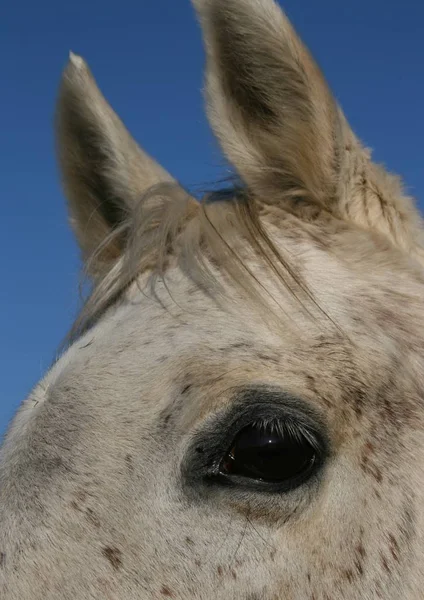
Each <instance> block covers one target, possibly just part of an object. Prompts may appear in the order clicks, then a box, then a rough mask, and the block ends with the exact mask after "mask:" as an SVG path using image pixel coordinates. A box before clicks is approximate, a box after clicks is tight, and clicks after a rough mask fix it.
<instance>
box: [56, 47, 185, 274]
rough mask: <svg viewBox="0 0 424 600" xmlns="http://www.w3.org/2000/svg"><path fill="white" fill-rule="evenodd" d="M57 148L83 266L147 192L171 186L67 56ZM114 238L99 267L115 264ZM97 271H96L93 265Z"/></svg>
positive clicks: (78, 62) (85, 71)
mask: <svg viewBox="0 0 424 600" xmlns="http://www.w3.org/2000/svg"><path fill="white" fill-rule="evenodd" d="M57 145H58V155H59V161H60V167H61V172H62V178H63V184H64V188H65V193H66V195H67V198H68V201H69V211H70V218H71V223H72V225H73V229H74V231H75V234H76V237H77V239H78V242H79V245H80V247H81V250H82V255H83V258H84V260H87V259H88V258H90V257H91V255H92V254H93V252H94V251H95V250H96V249H97V247H98V246H99V244H101V243H102V241H104V240H105V239H106V237H107V236H108V235H109V234H110V233H111V231H113V230H114V229H116V228H117V227H119V225H120V224H121V223H123V222H124V221H125V220H126V219H128V218H129V217H130V216H131V211H132V208H133V206H134V203H135V202H136V201H137V200H139V199H140V198H141V196H142V194H143V193H144V192H145V191H146V190H147V189H149V188H150V187H151V186H153V185H155V184H158V183H163V182H174V180H173V178H172V177H171V176H170V175H169V174H168V173H167V172H166V171H165V170H164V169H163V168H162V167H161V166H160V165H158V164H157V163H156V162H155V161H154V160H153V159H152V158H150V157H149V156H148V155H147V154H146V153H145V152H143V151H142V150H141V149H140V147H139V146H138V145H137V143H136V142H135V141H134V139H133V138H132V137H131V135H130V134H129V132H128V131H127V129H126V128H125V126H124V124H123V123H122V121H121V120H120V119H119V118H118V116H117V115H116V114H115V112H114V111H113V109H112V108H111V107H110V105H109V104H108V103H107V101H106V100H105V98H104V97H103V95H102V93H101V92H100V90H99V88H98V87H97V85H96V82H95V80H94V78H93V76H92V74H91V72H90V70H89V68H88V66H87V64H86V63H85V61H84V60H83V59H82V58H81V57H79V56H76V55H74V54H72V53H71V55H70V60H69V63H68V65H67V67H66V69H65V71H64V74H63V78H62V83H61V88H60V95H59V101H58V106H57ZM122 243H123V241H122V240H120V239H119V237H116V238H114V240H113V242H112V243H111V244H109V245H108V247H107V248H106V249H105V251H104V252H103V253H102V261H103V262H105V263H106V265H103V266H107V263H108V261H110V260H114V259H116V258H117V257H118V256H119V255H120V254H121V252H122V250H123V248H122ZM92 268H93V269H94V270H96V269H97V268H100V265H98V264H97V265H96V264H95V263H94V264H93V265H92Z"/></svg>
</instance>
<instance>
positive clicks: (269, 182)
mask: <svg viewBox="0 0 424 600" xmlns="http://www.w3.org/2000/svg"><path fill="white" fill-rule="evenodd" d="M193 1H194V5H195V7H196V9H197V11H198V13H199V16H200V22H201V25H202V28H203V33H204V39H205V46H206V54H207V71H206V98H207V107H208V115H209V120H210V122H211V125H212V128H213V130H214V132H215V134H216V135H217V137H218V139H219V141H220V143H221V145H222V148H223V150H224V152H225V154H226V155H227V157H228V159H229V160H230V162H231V163H232V164H233V165H234V166H235V168H236V169H237V171H238V172H239V174H240V175H241V177H242V179H243V180H244V181H245V182H246V183H247V184H248V185H249V187H250V188H251V189H253V191H255V190H256V191H258V192H261V193H262V192H271V193H273V194H275V193H276V192H280V193H281V192H282V191H283V192H285V191H291V190H293V191H295V190H300V191H301V193H304V192H305V191H306V192H307V193H308V194H309V195H313V196H314V198H316V199H317V200H319V201H320V202H322V203H324V202H325V200H326V199H327V198H328V196H329V194H332V193H333V186H334V166H335V165H334V163H335V160H336V146H337V144H338V136H339V131H338V127H339V121H338V111H337V106H336V103H335V102H334V100H333V97H332V95H331V93H330V91H329V89H328V87H327V84H326V82H325V80H324V78H323V76H322V74H321V72H320V70H319V68H318V67H317V65H316V64H315V62H314V61H313V59H312V57H311V56H310V54H309V52H308V51H307V49H306V48H305V47H304V45H303V44H302V43H301V41H300V40H299V38H298V37H297V35H296V33H295V32H294V30H293V28H292V26H291V25H290V23H289V22H288V20H287V19H286V17H285V16H284V14H283V13H282V11H281V9H280V8H279V7H278V5H277V4H275V3H274V2H273V1H272V0H193Z"/></svg>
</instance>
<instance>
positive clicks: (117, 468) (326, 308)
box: [0, 0, 424, 600]
mask: <svg viewBox="0 0 424 600" xmlns="http://www.w3.org/2000/svg"><path fill="white" fill-rule="evenodd" d="M194 4H195V6H196V9H197V11H198V13H199V16H200V21H201V25H202V28H203V32H204V39H205V45H206V50H207V86H206V94H207V104H208V115H209V119H210V122H211V124H212V127H213V130H214V132H215V133H216V135H217V136H218V139H219V141H220V143H221V145H222V148H223V150H224V152H225V154H226V156H227V157H228V159H229V160H230V161H231V163H232V164H233V165H234V167H235V169H236V171H237V172H238V175H239V178H240V182H241V184H240V185H239V186H238V187H237V188H235V189H234V191H233V194H232V195H231V194H229V193H226V194H222V195H221V196H219V197H218V198H217V197H214V198H212V199H213V200H214V201H213V202H211V201H208V198H205V199H204V201H203V202H201V203H198V202H196V201H195V200H194V199H192V198H191V197H189V195H188V194H187V193H186V192H185V191H184V190H183V189H181V187H179V186H178V184H177V183H176V182H175V181H174V180H173V179H172V177H170V176H169V175H168V174H167V173H166V172H165V171H164V170H163V169H162V168H161V167H160V166H158V165H157V164H155V162H154V161H153V160H152V159H151V158H149V157H148V156H147V155H146V154H145V153H144V152H142V150H140V148H139V147H138V146H137V144H136V143H135V142H134V140H133V139H132V138H131V137H130V135H129V133H128V132H127V130H126V129H125V127H124V126H123V124H122V123H121V121H120V120H119V119H118V117H117V116H116V115H115V113H114V112H113V111H112V109H111V108H110V106H109V105H108V104H107V102H106V100H105V99H104V98H103V96H102V95H101V93H100V91H99V90H98V88H97V87H96V84H95V82H94V80H93V78H92V76H91V74H90V72H89V70H88V67H87V66H86V64H85V62H84V61H83V60H82V59H81V58H79V57H77V56H71V59H70V62H69V65H68V66H67V68H66V71H65V73H64V77H63V83H62V88H61V95H60V100H59V108H58V145H59V150H60V152H59V153H60V162H61V167H62V172H63V180H64V185H65V189H66V193H67V195H68V198H69V206H70V213H71V219H72V224H73V227H74V230H75V233H76V236H77V238H78V241H79V244H80V246H81V249H82V254H83V258H84V261H85V265H86V269H87V272H88V274H89V275H90V277H91V280H92V287H93V289H92V293H91V295H90V297H89V299H88V301H87V303H86V305H85V307H84V309H83V311H82V313H81V315H80V318H79V319H78V321H77V323H76V324H75V327H74V329H73V331H72V335H71V336H70V342H69V347H68V348H67V349H66V351H65V352H64V354H63V356H62V357H61V358H60V360H58V361H57V362H56V364H55V365H54V366H53V368H52V369H51V370H50V372H49V373H48V374H47V375H46V377H45V378H44V379H43V380H42V381H41V382H40V383H39V384H38V386H37V387H36V388H35V390H34V391H33V392H32V394H31V395H30V397H29V398H28V399H27V400H26V401H25V402H24V404H23V406H22V408H21V409H20V411H19V413H18V414H17V416H16V417H15V419H14V421H13V423H12V425H11V427H10V429H9V432H8V435H7V437H6V440H5V443H4V445H3V447H2V449H1V454H0V597H1V599H2V600H86V599H90V598H92V599H99V600H100V599H107V600H155V599H156V600H159V599H165V598H171V599H175V600H194V599H196V600H229V599H234V600H237V599H240V600H277V599H284V600H358V599H364V600H377V599H380V598H382V599H384V600H422V598H423V597H424V592H423V590H424V468H423V464H424V435H423V432H424V428H423V420H424V364H423V362H424V330H423V326H422V325H423V321H424V302H423V299H424V269H423V267H424V250H423V231H424V229H423V224H422V222H421V220H420V217H419V214H418V212H417V210H416V209H415V207H414V205H413V203H412V201H411V200H410V199H409V198H408V197H406V196H405V195H404V194H403V192H402V190H401V186H400V184H399V182H398V180H397V179H396V178H395V177H393V176H392V175H389V174H387V173H386V172H385V171H384V170H383V169H382V168H380V167H378V166H376V165H375V164H373V163H372V162H371V159H370V154H369V152H368V151H367V150H366V149H364V148H363V147H362V145H361V144H360V142H359V141H358V140H357V138H356V137H355V135H354V134H353V132H352V130H351V129H350V128H349V126H348V124H347V122H346V120H345V118H344V117H343V114H342V112H341V110H340V109H339V107H338V106H337V104H336V102H335V100H334V98H333V96H332V95H331V93H330V91H329V89H328V87H327V85H326V83H325V80H324V78H323V76H322V74H321V72H320V71H319V69H318V67H317V65H316V64H315V62H314V61H313V59H312V58H311V56H310V54H309V53H308V51H307V50H306V48H305V47H304V46H303V45H302V43H301V42H300V40H299V39H298V37H297V36H296V34H295V32H294V31H293V29H292V27H291V26H290V24H289V23H288V21H287V19H286V18H285V16H284V15H283V13H282V12H281V10H280V9H279V7H278V6H277V4H275V3H274V2H273V0H195V1H194ZM209 200H211V198H209Z"/></svg>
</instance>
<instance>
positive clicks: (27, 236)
mask: <svg viewBox="0 0 424 600" xmlns="http://www.w3.org/2000/svg"><path fill="white" fill-rule="evenodd" d="M284 7H285V9H286V11H287V13H288V15H289V17H290V18H291V19H292V21H293V22H294V24H295V26H296V28H297V29H298V31H299V33H300V34H301V35H302V36H303V38H304V40H305V41H306V42H307V44H308V45H309V47H310V48H311V50H312V51H313V53H314V54H315V56H316V58H317V59H318V61H319V63H320V64H321V66H322V67H323V69H324V71H325V73H326V75H327V77H328V79H329V81H330V84H331V85H332V87H333V89H334V91H335V93H336V95H337V97H338V99H339V101H340V102H341V104H342V106H343V107H344V109H345V112H346V113H347V115H348V118H349V119H350V121H351V123H352V125H353V127H354V129H355V130H356V131H357V133H358V134H359V136H360V137H361V138H362V139H363V140H364V141H365V142H366V143H367V144H368V145H370V146H371V147H373V148H375V157H376V158H377V159H378V160H379V161H382V162H384V163H385V164H386V165H387V166H388V167H389V168H390V169H392V170H395V171H397V172H399V173H400V174H402V175H403V176H404V178H405V180H406V182H407V184H408V186H409V189H410V190H411V192H412V193H413V194H414V195H416V196H417V197H418V199H419V198H420V196H421V198H422V195H423V189H424V173H423V160H422V156H423V151H422V147H423V140H424V120H423V108H424V77H423V65H424V36H423V22H424V3H423V2H419V1H418V0H405V1H404V2H402V3H399V2H395V1H394V0H356V2H344V3H341V2H340V0H320V1H319V2H317V1H316V0H303V1H302V2H299V0H286V1H285V2H284ZM70 49H72V50H73V51H75V52H76V53H79V54H82V55H83V56H84V57H85V58H86V59H87V60H88V62H89V64H90V66H91V68H92V70H93V71H94V74H95V76H96V78H97V80H98V82H99V84H100V86H101V87H102V89H103V91H104V93H105V94H106V96H107V97H108V99H109V100H110V102H111V103H112V105H113V106H114V108H115V109H116V110H117V111H118V113H119V114H120V115H121V117H122V118H123V120H124V121H125V122H126V124H127V126H128V127H129V128H130V130H131V131H132V132H133V134H134V135H135V137H136V139H137V140H138V141H139V142H140V143H141V144H142V145H143V146H144V147H145V148H146V149H147V150H148V151H149V152H150V153H151V154H153V155H154V156H155V157H156V158H157V159H159V160H160V161H161V162H162V163H163V164H164V165H165V166H166V167H167V168H168V169H169V170H170V171H172V173H173V174H174V175H175V176H176V177H177V178H179V179H180V180H181V181H182V182H183V183H184V184H186V185H193V184H208V183H209V182H212V181H213V180H215V179H216V178H219V177H222V176H225V169H224V168H223V163H222V161H221V157H220V154H219V152H218V150H217V148H216V146H215V144H214V142H213V139H212V136H211V134H210V132H209V129H208V126H207V123H206V119H205V117H204V114H203V109H202V99H201V93H200V88H201V82H202V76H201V70H202V65H203V52H202V47H201V41H200V32H199V29H198V27H197V24H196V22H195V18H194V14H193V11H192V8H191V6H190V3H189V0H121V1H120V2H112V1H110V0H109V1H107V0H102V1H100V0H89V1H87V0H73V1H72V2H62V1H57V0H55V1H53V0H44V1H43V2H33V1H32V0H31V1H30V0H14V2H13V3H12V1H11V0H5V2H3V3H2V6H1V8H0V81H1V93H0V132H1V134H0V173H1V180H0V182H1V219H0V228H1V232H0V244H1V248H0V256H1V265H2V268H1V276H2V283H1V288H0V365H1V366H0V369H1V387H0V433H1V431H3V430H4V428H5V426H6V423H7V421H8V420H9V418H10V417H11V415H12V414H13V412H14V411H15V409H16V408H17V406H18V403H19V402H20V401H21V400H22V399H23V398H24V397H25V395H26V394H27V393H28V392H29V390H30V389H31V387H32V386H33V384H35V383H36V382H37V380H38V379H39V378H40V376H41V375H42V373H43V372H44V371H45V369H46V368H47V367H48V366H49V364H50V362H51V360H52V358H53V357H54V354H55V350H56V348H57V346H58V344H59V343H60V342H61V340H62V338H63V336H64V334H65V333H66V331H67V329H68V327H69V325H70V324H71V321H72V319H73V317H74V315H75V312H76V309H77V306H78V302H79V299H78V291H77V287H78V285H77V284H78V272H79V263H78V252H77V248H76V246H75V244H74V241H73V238H72V236H71V234H70V232H69V229H68V226H67V222H66V212H65V203H64V199H63V196H62V193H61V190H60V186H59V181H58V177H57V172H56V165H55V159H54V144H53V133H52V117H53V112H54V103H55V97H56V92H57V85H58V82H59V78H60V74H61V70H62V68H63V66H64V63H65V61H66V60H67V54H68V51H69V50H70ZM422 206H423V205H422V204H421V207H422Z"/></svg>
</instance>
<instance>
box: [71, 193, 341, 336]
mask: <svg viewBox="0 0 424 600" xmlns="http://www.w3.org/2000/svg"><path fill="white" fill-rule="evenodd" d="M217 205H219V207H218V208H219V210H216V208H217ZM223 205H225V209H224V206H223ZM117 239H121V240H122V239H124V240H125V251H124V252H123V253H122V255H121V256H120V257H119V258H118V259H117V260H116V261H115V263H114V264H113V266H112V267H109V268H108V269H107V270H106V272H105V274H104V275H102V276H100V277H99V278H98V279H97V280H96V281H94V283H93V284H92V287H91V292H90V293H89V295H88V297H87V299H86V301H85V302H84V305H83V308H82V310H81V312H80V314H79V316H78V318H77V320H76V321H75V323H74V325H73V327H72V329H71V332H70V334H69V336H68V340H67V341H68V342H73V341H75V339H77V338H78V337H80V336H81V335H83V334H84V333H86V332H87V331H88V330H89V329H90V328H91V327H92V326H93V325H94V324H95V323H96V322H97V321H98V320H99V319H100V317H101V316H102V315H103V314H104V313H105V312H106V311H107V310H108V309H109V308H110V307H111V306H113V305H115V304H117V303H119V301H120V299H121V298H122V297H123V296H124V294H125V291H126V290H127V289H128V288H129V286H131V285H132V284H133V283H134V282H135V281H137V279H138V278H139V277H140V276H141V275H142V274H145V273H148V274H149V277H148V284H149V287H150V290H151V291H153V293H154V290H155V285H156V282H157V281H158V279H161V280H163V281H165V279H166V272H167V270H168V268H169V266H170V264H177V265H178V266H179V267H180V268H181V269H182V270H183V271H184V273H185V274H186V275H187V276H188V277H189V278H190V279H191V280H192V281H194V282H195V283H196V285H197V286H198V287H199V288H201V289H203V290H204V291H205V292H206V293H207V294H211V295H215V296H216V295H219V294H225V290H224V288H223V286H222V283H220V281H219V278H218V277H217V272H219V273H221V274H224V276H226V277H227V278H229V279H230V280H231V282H232V283H233V284H235V285H237V286H238V287H239V288H240V290H241V291H242V292H244V297H245V298H246V300H250V301H251V302H253V303H254V304H255V305H257V306H258V305H260V306H262V307H265V305H266V308H267V310H268V311H269V309H270V305H273V306H274V308H280V309H281V306H280V305H279V303H278V301H277V300H276V298H274V297H273V296H272V295H271V293H270V292H269V291H268V290H267V288H266V287H265V286H264V285H263V284H262V283H261V281H259V279H258V278H257V277H256V276H255V275H254V273H253V272H252V271H251V269H250V268H249V266H248V264H247V261H246V260H245V259H246V256H247V253H249V252H250V253H252V252H253V254H254V256H255V257H256V258H257V259H259V260H260V261H261V264H262V265H263V266H264V268H266V269H267V270H268V271H269V273H270V274H271V275H273V276H274V279H275V280H277V281H278V282H279V284H280V285H283V286H284V288H285V289H286V290H288V291H289V293H290V294H291V295H292V296H293V297H294V298H295V299H296V300H297V301H298V302H299V304H300V305H301V306H302V308H303V309H304V310H305V311H306V312H308V313H309V314H311V306H313V307H314V308H315V309H318V310H319V311H320V312H321V313H322V314H324V315H325V317H326V318H328V319H330V317H328V315H326V314H325V312H324V311H323V310H322V309H321V308H320V307H319V305H318V304H317V302H316V301H315V299H314V297H313V294H312V292H311V290H310V289H308V286H307V285H306V283H305V282H304V281H303V280H302V277H301V275H300V273H299V272H298V271H297V270H296V269H295V268H294V267H293V265H291V264H290V261H289V260H288V258H287V257H285V256H284V255H283V253H282V251H281V250H280V249H277V248H276V246H275V245H274V243H273V242H272V240H271V238H270V237H269V235H268V234H267V232H266V231H265V228H264V226H263V224H262V221H261V217H260V209H258V203H257V202H256V201H253V198H252V196H251V194H250V192H249V191H248V190H246V189H244V188H243V187H241V186H238V185H234V186H231V187H227V188H225V189H219V190H214V191H211V192H208V193H206V194H204V196H203V198H202V200H200V201H195V200H193V198H192V197H191V196H190V195H189V194H188V193H186V192H185V191H184V190H183V189H182V188H181V187H179V186H177V185H176V184H172V183H161V184H159V185H156V186H154V187H152V188H150V189H149V190H147V192H146V193H145V194H144V195H143V197H142V198H140V200H139V202H138V204H137V205H136V207H135V208H134V212H133V213H132V214H131V215H130V217H128V219H127V220H126V221H124V222H122V223H121V225H120V226H119V227H117V228H115V229H114V230H113V231H112V232H111V233H110V235H109V236H108V237H107V238H106V239H105V240H104V241H103V242H102V244H100V245H99V247H98V248H97V249H96V251H95V252H94V254H93V255H92V257H91V259H90V260H89V261H88V264H87V266H86V270H85V272H84V276H85V279H87V277H86V274H87V273H88V272H89V271H90V264H91V263H92V262H93V261H98V260H99V258H101V255H102V253H103V252H105V251H106V250H107V248H108V246H109V245H112V244H114V243H116V241H117ZM279 318H281V314H280V315H279ZM330 320H331V319H330Z"/></svg>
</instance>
